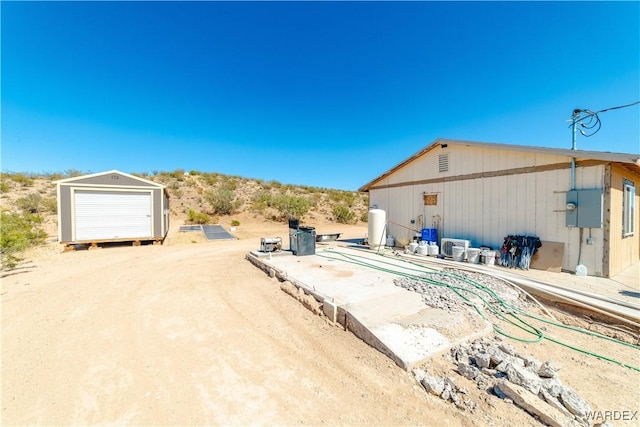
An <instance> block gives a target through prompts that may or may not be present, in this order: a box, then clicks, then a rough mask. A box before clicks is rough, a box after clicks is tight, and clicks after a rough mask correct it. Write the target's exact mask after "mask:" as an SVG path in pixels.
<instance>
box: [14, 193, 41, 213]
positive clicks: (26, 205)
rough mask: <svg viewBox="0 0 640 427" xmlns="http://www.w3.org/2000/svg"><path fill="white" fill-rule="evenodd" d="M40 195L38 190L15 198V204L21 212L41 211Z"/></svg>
mask: <svg viewBox="0 0 640 427" xmlns="http://www.w3.org/2000/svg"><path fill="white" fill-rule="evenodd" d="M41 205H42V196H41V195H40V193H38V192H34V193H31V194H28V195H27V196H25V197H21V198H20V199H18V200H16V206H17V207H18V208H19V209H21V210H22V211H23V212H28V213H32V214H34V213H38V212H40V211H42V206H41Z"/></svg>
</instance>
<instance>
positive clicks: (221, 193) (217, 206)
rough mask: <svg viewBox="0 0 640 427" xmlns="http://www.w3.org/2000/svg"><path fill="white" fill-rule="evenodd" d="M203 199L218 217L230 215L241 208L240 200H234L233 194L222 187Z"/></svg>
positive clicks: (210, 192)
mask: <svg viewBox="0 0 640 427" xmlns="http://www.w3.org/2000/svg"><path fill="white" fill-rule="evenodd" d="M205 199H206V200H207V202H209V204H210V205H211V208H212V209H213V212H214V213H217V214H220V215H229V214H232V213H234V212H235V211H236V210H237V209H238V208H239V207H240V206H242V200H237V199H236V195H235V192H234V191H233V190H230V189H229V188H224V187H223V188H219V189H217V190H214V191H209V192H208V193H207V194H206V195H205Z"/></svg>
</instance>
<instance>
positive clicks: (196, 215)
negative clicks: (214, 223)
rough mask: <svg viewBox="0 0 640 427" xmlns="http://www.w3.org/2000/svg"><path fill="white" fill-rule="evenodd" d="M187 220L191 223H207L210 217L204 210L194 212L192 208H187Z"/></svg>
mask: <svg viewBox="0 0 640 427" xmlns="http://www.w3.org/2000/svg"><path fill="white" fill-rule="evenodd" d="M187 221H188V222H189V223H191V224H209V223H210V222H211V217H210V216H209V215H207V214H206V213H204V212H196V211H194V210H193V209H189V218H188V219H187Z"/></svg>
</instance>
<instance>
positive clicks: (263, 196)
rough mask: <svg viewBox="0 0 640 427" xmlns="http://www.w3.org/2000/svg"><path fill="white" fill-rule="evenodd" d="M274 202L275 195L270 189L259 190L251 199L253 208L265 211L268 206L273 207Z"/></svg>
mask: <svg viewBox="0 0 640 427" xmlns="http://www.w3.org/2000/svg"><path fill="white" fill-rule="evenodd" d="M272 203H273V195H272V194H271V193H270V192H269V191H265V190H263V191H259V192H257V193H256V194H254V195H253V199H252V200H251V208H252V209H254V210H257V211H263V210H264V209H266V208H267V207H271V205H272Z"/></svg>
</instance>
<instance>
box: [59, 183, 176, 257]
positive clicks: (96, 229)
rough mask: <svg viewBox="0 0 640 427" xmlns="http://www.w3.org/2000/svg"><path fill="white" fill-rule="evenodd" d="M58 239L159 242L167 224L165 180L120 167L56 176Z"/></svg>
mask: <svg viewBox="0 0 640 427" xmlns="http://www.w3.org/2000/svg"><path fill="white" fill-rule="evenodd" d="M56 184H57V191H58V240H59V242H60V243H65V244H68V245H69V244H75V243H93V244H95V243H97V242H115V241H133V242H140V241H147V240H153V241H155V242H161V241H162V240H164V238H165V236H166V235H167V231H168V230H169V194H168V192H167V189H166V187H165V186H164V185H161V184H158V183H155V182H152V181H148V180H146V179H143V178H139V177H137V176H133V175H129V174H126V173H124V172H119V171H117V170H111V171H107V172H101V173H96V174H91V175H84V176H77V177H73V178H67V179H62V180H59V181H56Z"/></svg>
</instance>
